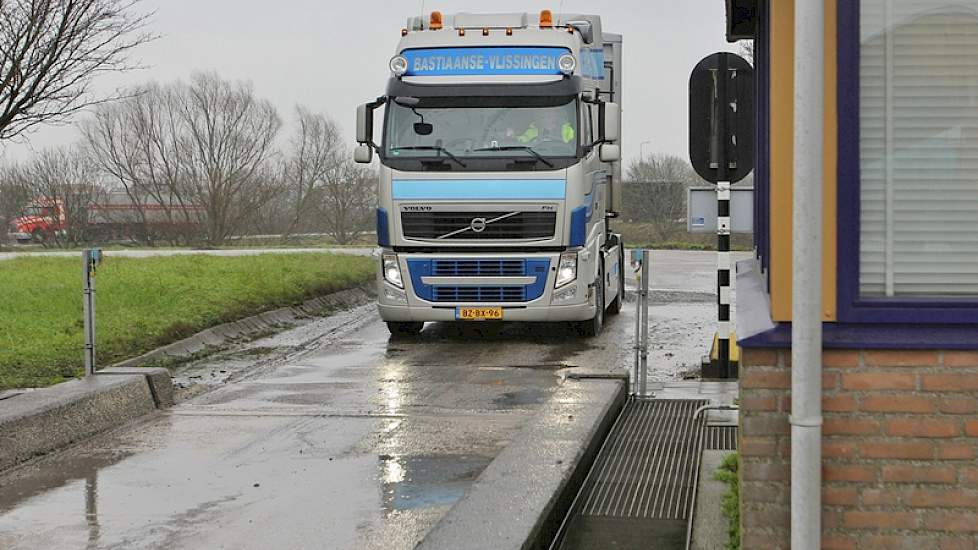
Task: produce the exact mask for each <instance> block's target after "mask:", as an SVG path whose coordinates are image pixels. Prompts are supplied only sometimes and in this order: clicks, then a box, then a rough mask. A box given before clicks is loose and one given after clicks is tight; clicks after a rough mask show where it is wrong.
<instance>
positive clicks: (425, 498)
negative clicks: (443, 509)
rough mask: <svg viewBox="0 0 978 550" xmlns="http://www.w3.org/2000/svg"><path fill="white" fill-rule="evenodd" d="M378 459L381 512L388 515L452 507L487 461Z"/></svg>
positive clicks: (444, 457) (468, 458)
mask: <svg viewBox="0 0 978 550" xmlns="http://www.w3.org/2000/svg"><path fill="white" fill-rule="evenodd" d="M378 458H379V459H380V460H379V462H378V467H379V470H380V471H379V476H380V480H381V485H382V490H383V502H384V510H385V511H387V512H388V513H390V512H395V511H398V510H413V509H416V508H430V507H434V506H450V505H452V504H454V503H455V502H456V501H457V500H458V499H460V498H462V495H464V494H465V490H466V489H468V488H469V486H470V485H471V484H472V482H473V481H474V480H475V478H476V477H478V476H479V474H480V473H482V471H483V470H484V469H485V468H486V466H488V465H489V462H490V461H491V458H488V457H484V456H466V455H440V456H392V455H380V456H379V457H378Z"/></svg>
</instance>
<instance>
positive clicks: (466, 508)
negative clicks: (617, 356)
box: [417, 378, 628, 550]
mask: <svg viewBox="0 0 978 550" xmlns="http://www.w3.org/2000/svg"><path fill="white" fill-rule="evenodd" d="M627 385H628V382H627V379H625V378H622V379H607V378H603V379H586V378H584V379H567V380H565V381H564V383H563V384H562V385H561V387H560V388H559V389H558V390H557V391H556V392H555V393H554V395H553V396H552V398H551V400H550V401H549V402H548V403H546V404H544V405H543V407H542V408H541V409H540V412H538V413H537V414H536V415H535V416H534V418H533V419H532V420H530V422H529V423H528V424H527V425H526V426H524V428H523V429H521V430H520V431H519V432H518V433H517V435H516V436H515V437H514V438H513V442H512V443H510V445H509V446H507V447H506V448H505V449H503V451H502V452H501V453H500V454H499V455H498V456H497V457H496V458H495V460H493V461H492V462H491V463H490V464H489V466H487V467H486V469H485V470H484V471H483V472H482V474H481V475H480V476H479V478H478V479H476V481H475V483H473V485H472V487H471V488H470V489H469V491H468V492H467V493H466V495H465V496H464V497H462V499H461V500H460V501H459V502H458V503H456V504H455V506H454V507H453V508H452V509H451V510H449V511H448V513H447V514H445V516H444V517H443V518H442V519H441V520H440V521H439V522H438V523H437V524H436V525H435V526H434V527H433V528H432V529H431V531H429V532H428V534H427V535H426V536H425V538H424V540H422V541H421V543H420V544H419V545H418V546H417V548H418V549H423V550H466V549H472V550H475V549H481V548H486V544H487V542H488V541H492V547H493V548H494V549H496V550H507V549H513V550H515V549H523V548H547V546H548V545H549V543H550V540H551V539H552V538H553V536H554V535H555V534H556V532H557V529H558V528H559V527H560V522H561V521H562V520H563V518H564V515H565V514H566V513H567V510H568V509H569V508H570V505H571V502H572V501H573V499H574V495H575V494H576V491H577V489H578V487H579V485H580V484H581V482H582V481H583V479H584V477H585V476H586V475H587V471H588V469H589V468H590V466H591V463H592V462H593V460H594V458H595V456H596V455H597V452H598V449H599V447H600V444H601V442H602V441H603V439H604V437H605V436H606V435H607V432H608V430H610V429H611V425H612V424H613V423H614V421H615V418H617V416H618V413H619V412H620V410H621V408H622V406H624V403H625V399H626V398H627Z"/></svg>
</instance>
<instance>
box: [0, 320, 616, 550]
mask: <svg viewBox="0 0 978 550" xmlns="http://www.w3.org/2000/svg"><path fill="white" fill-rule="evenodd" d="M343 315H344V316H345V317H346V321H347V324H346V326H344V327H343V328H341V329H340V330H337V331H336V332H335V333H334V334H333V335H332V336H330V337H328V338H325V339H323V340H321V341H319V342H318V344H317V345H316V347H315V348H314V349H312V350H310V351H308V352H306V353H304V354H299V355H297V356H294V357H292V358H289V359H287V360H286V361H284V362H280V363H278V364H271V365H264V366H262V367H261V368H258V369H255V370H253V371H251V372H247V371H246V372H245V374H244V375H243V376H242V377H241V378H240V379H238V380H237V381H236V382H234V383H231V384H226V385H223V386H221V387H219V388H218V389H216V390H214V391H211V392H209V393H205V394H203V395H199V396H197V397H195V398H193V399H190V400H189V401H186V402H184V403H183V404H181V405H179V406H177V407H175V408H173V409H171V410H170V411H167V412H165V413H162V414H159V415H156V416H154V417H151V418H149V419H147V420H145V421H142V422H140V423H138V424H136V425H134V426H129V427H127V428H124V429H121V430H119V431H116V432H114V433H111V434H107V435H103V436H101V437H97V438H95V439H93V440H91V441H89V442H87V443H85V444H82V445H80V446H78V447H76V448H74V449H70V450H68V451H67V452H63V453H59V454H56V455H53V456H51V457H48V458H46V459H44V460H41V461H39V462H38V463H37V464H33V465H29V466H27V467H24V468H21V469H19V470H16V471H14V472H11V473H8V474H6V475H4V476H0V548H4V549H7V548H120V549H121V548H127V549H128V548H384V549H393V548H412V547H413V546H414V545H415V544H416V543H417V542H418V541H419V540H420V538H421V537H422V536H423V535H424V533H425V532H427V530H428V529H430V528H431V527H432V526H433V525H434V523H435V522H436V521H437V520H438V519H439V518H440V517H441V516H442V515H443V514H444V513H445V512H446V511H447V510H448V509H449V508H450V507H451V506H452V504H454V503H455V502H456V501H457V500H458V499H459V498H460V497H461V496H462V495H463V494H464V492H465V490H466V489H467V488H468V487H469V485H470V484H471V483H472V481H474V480H475V478H476V477H477V476H478V475H479V473H481V472H482V470H483V469H485V467H486V466H487V465H488V464H489V462H490V461H491V460H492V459H493V457H495V455H496V454H497V453H498V452H499V451H500V450H501V449H502V448H503V447H505V445H506V444H507V442H508V440H509V438H510V437H512V435H513V434H514V433H515V432H516V431H517V430H518V429H519V428H520V427H521V426H522V425H523V424H524V423H525V422H526V420H527V419H528V418H529V417H530V415H532V414H533V413H534V412H535V410H536V409H537V407H538V406H539V405H540V404H541V403H543V402H545V401H546V400H547V399H548V398H549V396H550V395H551V393H552V392H553V390H554V388H555V386H556V385H557V384H558V383H560V375H561V374H563V373H565V372H566V371H567V370H568V369H584V368H586V369H588V370H599V371H602V372H607V371H609V370H614V369H617V368H621V367H623V366H625V364H626V363H627V361H628V350H627V349H626V346H622V345H621V342H622V341H623V340H625V339H626V335H625V332H626V331H627V328H628V324H627V321H626V320H625V318H622V319H616V320H613V321H611V322H610V323H609V325H608V327H607V331H606V333H605V334H604V335H602V337H600V338H598V339H595V340H591V341H582V340H581V339H579V338H578V337H577V336H575V335H574V334H573V333H572V332H570V331H568V330H567V329H566V328H564V327H562V326H560V325H509V324H506V325H490V324H470V325H464V326H461V325H454V324H434V325H429V326H428V327H427V328H426V329H425V331H424V332H423V333H422V335H421V337H420V338H419V339H418V340H405V341H400V340H394V341H390V340H389V338H388V334H387V331H386V329H385V328H384V326H383V324H382V323H381V322H380V321H379V319H378V318H377V316H376V314H375V313H374V308H373V306H372V305H367V306H363V307H360V308H357V309H356V310H353V311H351V312H348V313H346V314H343ZM580 365H583V366H580Z"/></svg>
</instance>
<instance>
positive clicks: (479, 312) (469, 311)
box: [456, 307, 503, 321]
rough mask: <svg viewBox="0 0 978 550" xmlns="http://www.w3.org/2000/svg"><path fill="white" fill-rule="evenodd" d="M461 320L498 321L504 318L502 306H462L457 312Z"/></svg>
mask: <svg viewBox="0 0 978 550" xmlns="http://www.w3.org/2000/svg"><path fill="white" fill-rule="evenodd" d="M456 317H457V318H458V320H460V321H489V320H492V321H498V320H500V319H502V318H503V308H501V307H460V308H458V312H457V313H456Z"/></svg>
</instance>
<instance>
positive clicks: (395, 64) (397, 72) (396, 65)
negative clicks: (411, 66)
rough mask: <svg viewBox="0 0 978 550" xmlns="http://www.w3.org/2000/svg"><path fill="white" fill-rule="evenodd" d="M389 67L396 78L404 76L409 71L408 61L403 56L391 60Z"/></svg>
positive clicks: (396, 56)
mask: <svg viewBox="0 0 978 550" xmlns="http://www.w3.org/2000/svg"><path fill="white" fill-rule="evenodd" d="M389 66H390V69H391V72H392V73H394V76H402V75H403V74H404V73H406V72H407V70H408V60H407V58H406V57H404V56H403V55H395V56H394V57H392V58H391V60H390V63H389Z"/></svg>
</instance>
